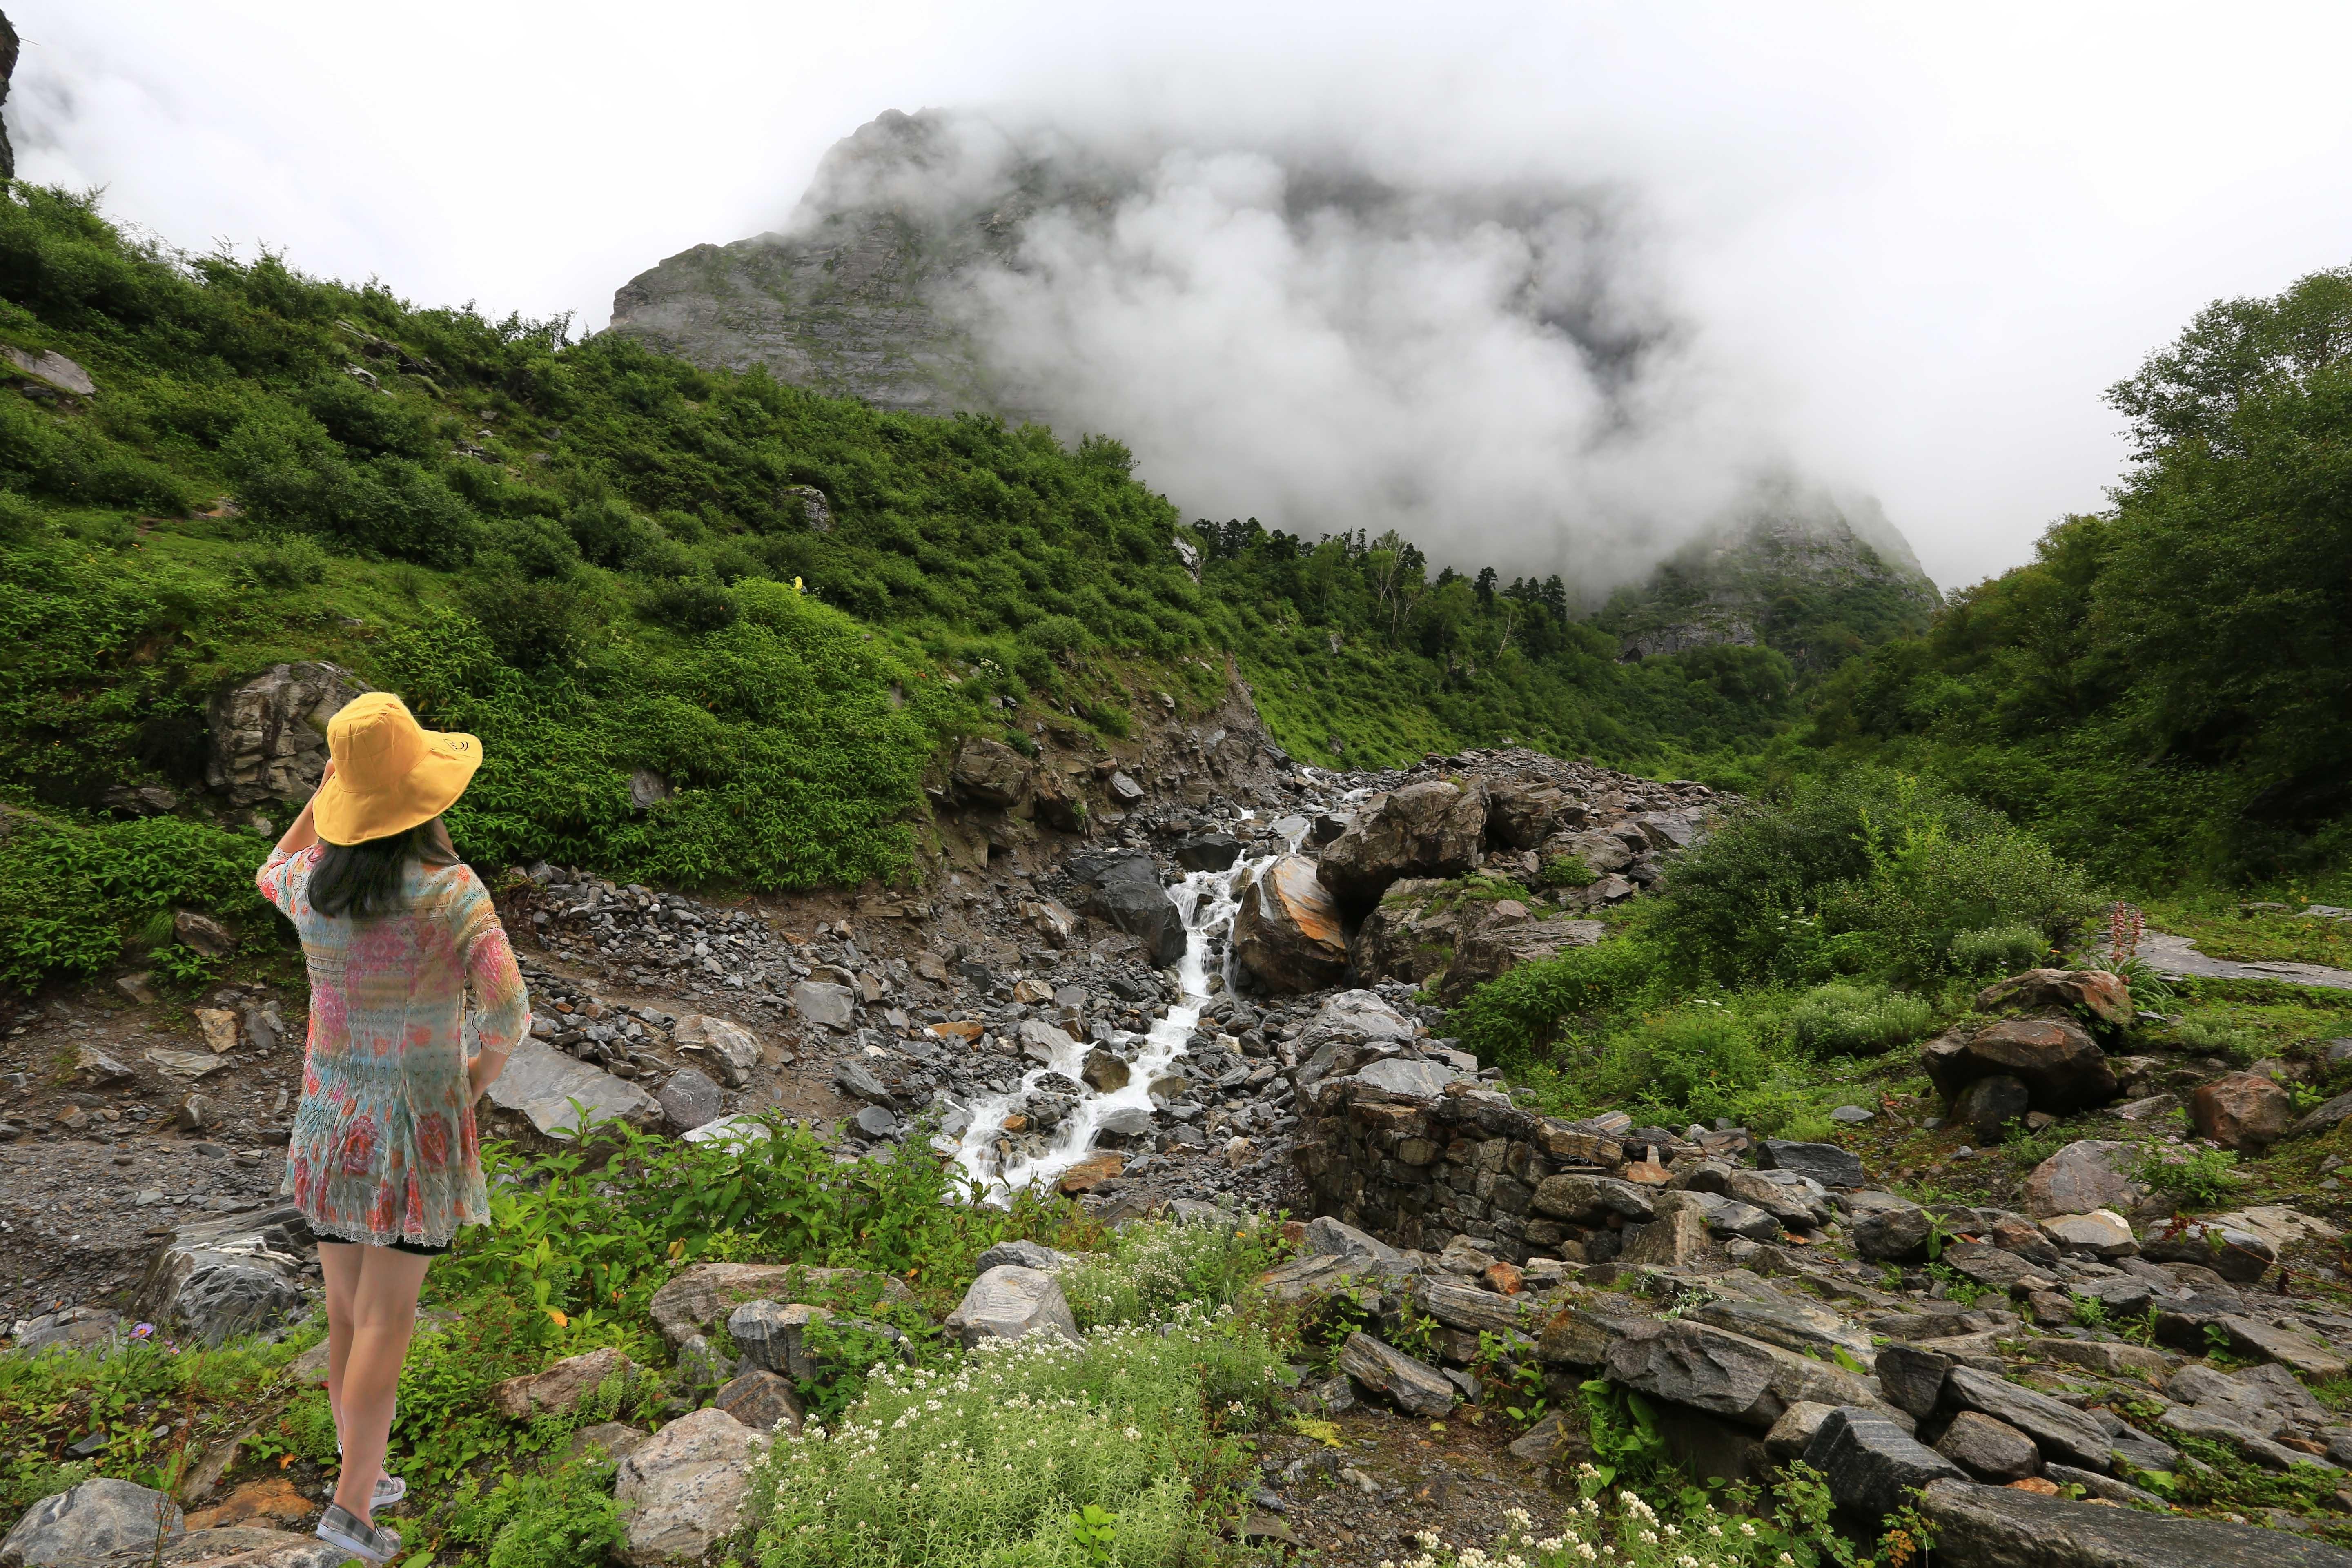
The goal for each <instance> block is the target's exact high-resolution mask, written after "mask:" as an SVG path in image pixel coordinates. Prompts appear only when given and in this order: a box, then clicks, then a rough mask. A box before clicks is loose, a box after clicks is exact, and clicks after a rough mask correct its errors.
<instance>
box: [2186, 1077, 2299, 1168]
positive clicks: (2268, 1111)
mask: <svg viewBox="0 0 2352 1568" xmlns="http://www.w3.org/2000/svg"><path fill="white" fill-rule="evenodd" d="M2293 1119H2294V1099H2293V1098H2292V1097H2291V1096H2290V1095H2288V1093H2287V1091H2286V1090H2285V1089H2281V1088H2280V1087H2279V1086H2278V1085H2277V1084H2276V1083H2274V1082H2273V1081H2272V1080H2271V1079H2266V1078H2264V1077H2263V1076H2262V1075H2261V1074H2260V1073H2251V1072H2233V1073H2226V1074H2224V1075H2223V1076H2221V1077H2220V1078H2217V1079H2214V1080H2213V1081H2212V1082H2210V1083H2200V1084H2199V1085H2198V1086H2197V1088H2196V1089H2195V1091H2194V1092H2192V1093H2191V1094H2190V1095H2189V1125H2190V1126H2192V1127H2194V1128H2196V1129H2197V1132H2198V1136H2200V1137H2202V1138H2210V1139H2211V1140H2213V1142H2216V1143H2219V1144H2220V1145H2221V1147H2222V1148H2224V1149H2261V1148H2263V1147H2266V1146H2267V1145H2269V1144H2272V1143H2275V1142H2278V1140H2279V1139H2280V1137H2281V1136H2283V1135H2284V1133H2285V1131H2286V1127H2287V1123H2288V1122H2289V1121H2292V1120H2293Z"/></svg>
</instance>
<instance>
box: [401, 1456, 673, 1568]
mask: <svg viewBox="0 0 2352 1568" xmlns="http://www.w3.org/2000/svg"><path fill="white" fill-rule="evenodd" d="M612 1487H613V1467H612V1465H611V1464H609V1463H594V1462H580V1463H572V1464H565V1465H559V1466H556V1467H554V1468H549V1469H535V1468H524V1469H518V1470H509V1471H508V1472H506V1473H505V1474H504V1475H502V1476H500V1477H499V1479H498V1481H497V1484H496V1485H494V1486H493V1487H491V1489H489V1491H488V1493H487V1494H485V1493H482V1492H480V1491H479V1490H478V1489H477V1487H476V1483H475V1482H474V1481H473V1480H472V1479H468V1480H467V1482H466V1484H465V1489H464V1490H463V1492H462V1493H461V1495H460V1498H459V1500H458V1501H457V1505H456V1506H455V1507H454V1508H453V1509H452V1510H450V1521H449V1524H448V1528H447V1530H446V1531H445V1532H444V1536H443V1542H444V1544H445V1545H457V1546H470V1547H474V1548H476V1549H478V1550H479V1551H480V1552H481V1553H482V1557H481V1561H482V1563H483V1568H577V1565H578V1564H581V1563H600V1562H603V1561H604V1560H605V1559H606V1557H608V1556H610V1555H612V1554H613V1553H614V1552H617V1551H618V1550H619V1548H620V1547H621V1546H622V1545H623V1544H624V1543H625V1542H626V1541H627V1539H628V1529H627V1526H626V1524H625V1521H624V1520H623V1518H622V1509H621V1505H620V1504H619V1503H618V1502H616V1501H614V1498H613V1491H612Z"/></svg>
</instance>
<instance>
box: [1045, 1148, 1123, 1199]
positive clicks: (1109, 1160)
mask: <svg viewBox="0 0 2352 1568" xmlns="http://www.w3.org/2000/svg"><path fill="white" fill-rule="evenodd" d="M1126 1169H1127V1162H1126V1161H1125V1160H1123V1159H1121V1158H1120V1157H1119V1156H1118V1155H1117V1154H1111V1153H1101V1154H1089V1155H1087V1157H1086V1158H1085V1159H1083V1160H1081V1161H1079V1162H1078V1163H1076V1164H1075V1165H1073V1166H1071V1167H1070V1168H1069V1169H1068V1170H1066V1171H1065V1172H1063V1173H1062V1180H1061V1182H1060V1183H1059V1185H1060V1187H1061V1189H1062V1191H1063V1192H1065V1193H1066V1194H1070V1195H1071V1196H1073V1197H1075V1196H1076V1195H1077V1194H1080V1193H1090V1192H1093V1191H1094V1190H1095V1188H1096V1187H1097V1186H1099V1185H1101V1184H1103V1183H1105V1182H1107V1181H1108V1180H1110V1178H1112V1177H1113V1176H1116V1175H1118V1173H1120V1172H1122V1171H1124V1170H1126Z"/></svg>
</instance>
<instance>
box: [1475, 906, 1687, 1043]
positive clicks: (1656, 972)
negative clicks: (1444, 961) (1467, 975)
mask: <svg viewBox="0 0 2352 1568" xmlns="http://www.w3.org/2000/svg"><path fill="white" fill-rule="evenodd" d="M1666 971H1667V964H1666V961H1665V958H1664V954H1663V953H1661V952H1659V951H1658V949H1657V948H1656V947H1654V946H1653V945H1652V944H1650V943H1648V942H1643V941H1642V940H1640V939H1638V938H1632V937H1620V938H1618V939H1616V940H1614V941H1611V942H1598V943H1595V944H1594V945H1593V946H1591V947H1572V948H1570V949H1569V950H1568V951H1566V952H1562V953H1560V954H1559V956H1558V957H1557V958H1548V959H1541V960H1538V962H1536V963H1523V964H1521V965H1519V966H1518V967H1517V969H1514V970H1512V971H1510V972H1509V973H1506V974H1504V975H1503V976H1502V977H1501V978H1499V979H1497V980H1494V981H1490V982H1488V983H1487V984H1485V985H1481V986H1480V987H1478V988H1477V989H1476V990H1475V991H1473V992H1471V993H1470V994H1469V995H1468V997H1466V998H1465V1000H1464V1001H1463V1004H1462V1005H1460V1006H1459V1007H1457V1008H1455V1009H1454V1015H1453V1017H1452V1019H1451V1020H1450V1022H1451V1023H1452V1024H1453V1025H1454V1027H1455V1028H1456V1029H1458V1030H1459V1031H1460V1032H1461V1039H1462V1043H1463V1044H1464V1045H1465V1046H1466V1047H1469V1048H1470V1049H1471V1050H1473V1051H1475V1052H1476V1053H1477V1054H1478V1059H1479V1060H1481V1061H1484V1062H1496V1063H1501V1064H1503V1065H1504V1066H1507V1067H1516V1066H1517V1065H1519V1064H1521V1063H1524V1062H1528V1061H1532V1060H1534V1059H1536V1058H1538V1057H1539V1056H1540V1055H1541V1054H1542V1051H1543V1049H1544V1047H1547V1046H1549V1044H1550V1043H1551V1042H1552V1041H1554V1040H1556V1039H1558V1038H1559V1035H1560V1031H1561V1030H1562V1029H1563V1028H1565V1027H1566V1026H1568V1025H1569V1023H1570V1021H1571V1020H1574V1019H1578V1018H1586V1019H1590V1018H1592V1017H1595V1016H1600V1015H1603V1014H1606V1013H1609V1012H1611V1011H1612V1010H1614V1009H1618V1008H1621V1007H1626V1006H1629V1005H1633V1004H1634V1003H1636V1002H1638V1001H1640V1000H1641V999H1643V998H1644V997H1648V996H1653V995H1656V994H1659V993H1660V992H1661V991H1662V990H1663V989H1664V986H1665V984H1666Z"/></svg>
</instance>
